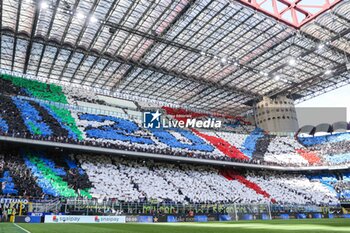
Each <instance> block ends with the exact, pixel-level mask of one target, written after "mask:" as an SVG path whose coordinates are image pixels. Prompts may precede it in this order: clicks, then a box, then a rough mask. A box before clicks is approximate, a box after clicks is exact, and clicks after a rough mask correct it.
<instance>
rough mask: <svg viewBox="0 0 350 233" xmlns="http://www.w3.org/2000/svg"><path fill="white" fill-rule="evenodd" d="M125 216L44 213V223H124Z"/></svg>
mask: <svg viewBox="0 0 350 233" xmlns="http://www.w3.org/2000/svg"><path fill="white" fill-rule="evenodd" d="M125 219H126V217H125V216H96V215H94V216H93V215H91V216H86V215H45V219H44V223H125V222H126V221H125Z"/></svg>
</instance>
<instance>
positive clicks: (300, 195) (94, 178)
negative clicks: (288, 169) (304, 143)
mask: <svg viewBox="0 0 350 233" xmlns="http://www.w3.org/2000/svg"><path fill="white" fill-rule="evenodd" d="M77 159H78V161H79V163H80V164H81V167H82V168H83V169H84V170H85V171H86V173H87V175H88V177H89V180H90V181H91V182H92V185H93V186H94V188H92V189H91V190H90V192H91V194H92V196H93V197H95V198H98V199H104V198H116V199H118V200H120V201H144V200H146V199H147V200H150V199H157V201H159V202H161V201H166V200H172V201H176V202H182V203H187V202H201V203H208V202H231V203H232V202H234V203H266V202H269V200H268V199H266V198H265V197H263V196H262V195H260V194H257V193H256V192H255V191H254V190H253V189H251V188H247V187H246V186H245V185H243V184H242V183H240V182H238V181H236V180H232V181H229V180H227V179H226V178H225V177H223V176H222V175H220V174H219V171H218V170H217V169H216V168H209V167H204V166H193V165H189V164H182V165H178V164H166V163H158V162H153V161H143V162H142V161H134V160H133V161H131V160H124V159H121V158H119V157H109V156H94V155H78V156H77ZM247 179H248V180H250V181H252V182H254V183H256V184H258V185H259V186H260V187H261V188H262V189H263V190H265V191H267V192H268V193H270V194H271V196H272V198H275V199H276V200H277V201H278V202H279V203H283V204H326V203H327V204H328V203H331V204H334V203H338V200H337V198H336V194H335V193H333V192H331V191H330V190H329V189H327V188H326V187H324V186H323V185H322V184H321V183H320V182H317V181H315V182H313V181H312V182H311V181H310V180H308V179H307V178H306V177H304V176H299V175H280V174H277V173H271V172H270V173H268V172H265V173H255V172H254V173H252V172H251V173H249V176H248V177H247Z"/></svg>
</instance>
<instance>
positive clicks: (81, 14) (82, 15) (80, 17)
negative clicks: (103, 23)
mask: <svg viewBox="0 0 350 233" xmlns="http://www.w3.org/2000/svg"><path fill="white" fill-rule="evenodd" d="M84 17H85V16H84V14H83V13H81V12H78V13H77V18H78V19H83V18H84Z"/></svg>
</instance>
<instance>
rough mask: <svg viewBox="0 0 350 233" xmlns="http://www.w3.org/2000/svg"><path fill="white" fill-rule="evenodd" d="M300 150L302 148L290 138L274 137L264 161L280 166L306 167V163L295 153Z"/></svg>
mask: <svg viewBox="0 0 350 233" xmlns="http://www.w3.org/2000/svg"><path fill="white" fill-rule="evenodd" d="M300 148H303V146H302V145H301V144H300V143H298V142H297V141H296V140H295V139H294V138H292V137H275V138H274V139H272V140H271V142H270V144H269V146H268V148H267V151H266V153H265V155H264V160H265V161H266V162H273V163H277V164H282V165H299V166H300V165H307V164H308V161H307V160H306V159H304V158H303V157H302V156H301V155H299V154H298V153H297V152H296V151H295V149H300Z"/></svg>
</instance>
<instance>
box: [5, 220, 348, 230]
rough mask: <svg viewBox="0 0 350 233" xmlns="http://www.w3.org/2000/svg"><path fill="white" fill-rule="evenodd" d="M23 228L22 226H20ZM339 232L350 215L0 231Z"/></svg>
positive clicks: (11, 226)
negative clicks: (321, 217) (338, 217)
mask: <svg viewBox="0 0 350 233" xmlns="http://www.w3.org/2000/svg"><path fill="white" fill-rule="evenodd" d="M21 228H22V229H21ZM28 232H30V233H110V232H113V233H187V232H188V233H227V232H239V233H253V232H254V233H333V232H334V233H338V232H350V219H319V220H318V219H304V220H271V221H238V222H210V223H156V224H135V223H126V224H17V225H15V224H13V223H0V233H28Z"/></svg>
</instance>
